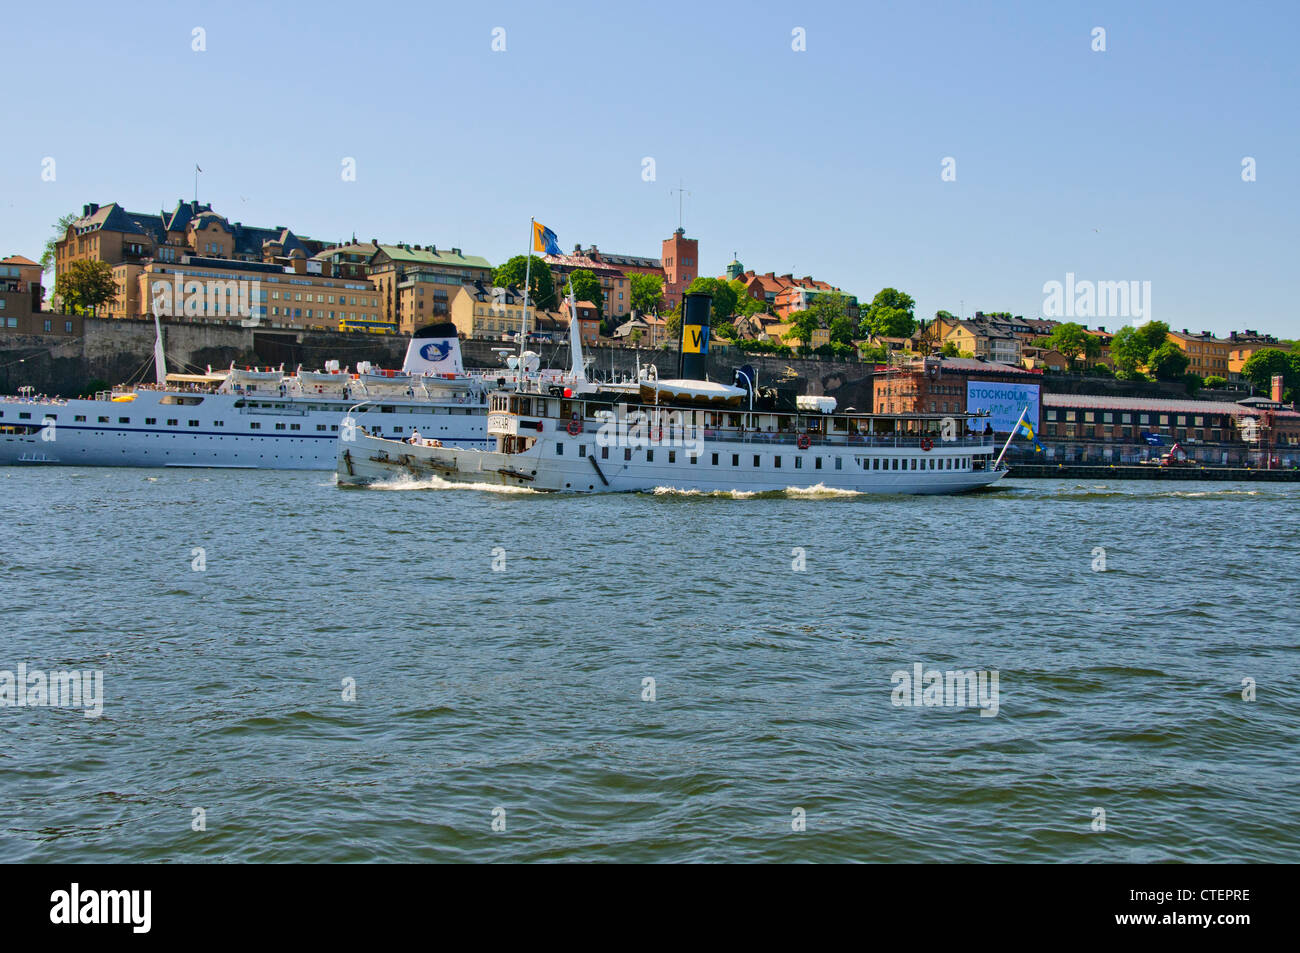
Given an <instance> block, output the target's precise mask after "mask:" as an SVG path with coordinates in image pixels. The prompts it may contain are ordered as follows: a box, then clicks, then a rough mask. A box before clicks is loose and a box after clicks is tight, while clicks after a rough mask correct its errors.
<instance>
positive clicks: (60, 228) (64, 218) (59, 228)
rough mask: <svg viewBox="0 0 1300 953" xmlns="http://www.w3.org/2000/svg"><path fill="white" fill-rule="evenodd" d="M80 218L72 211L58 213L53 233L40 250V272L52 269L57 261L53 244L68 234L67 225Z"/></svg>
mask: <svg viewBox="0 0 1300 953" xmlns="http://www.w3.org/2000/svg"><path fill="white" fill-rule="evenodd" d="M79 218H81V216H80V215H77V214H76V213H74V212H69V213H68V214H67V215H60V216H59V220H58V221H57V222H55V223H54V234H53V235H51V236H50V237H49V238H48V239H46V241H45V250H44V251H43V252H41V274H44V273H45V272H47V271H49V270H50V269H52V268H53V267H54V266H55V264H56V263H57V261H58V258H57V257H56V254H55V247H54V246H55V245H57V244H58V243H59V242H61V241H63V237H64V236H65V235H67V234H68V226H69V225H71V224H72V223H73V222H75V221H76V220H77V219H79Z"/></svg>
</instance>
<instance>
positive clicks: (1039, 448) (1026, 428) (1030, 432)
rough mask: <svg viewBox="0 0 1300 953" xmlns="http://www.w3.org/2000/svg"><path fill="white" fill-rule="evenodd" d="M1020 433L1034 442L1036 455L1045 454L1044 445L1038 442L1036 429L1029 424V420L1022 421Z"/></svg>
mask: <svg viewBox="0 0 1300 953" xmlns="http://www.w3.org/2000/svg"><path fill="white" fill-rule="evenodd" d="M1020 433H1021V434H1023V435H1024V436H1026V437H1028V438H1029V439H1030V440H1032V441H1033V442H1034V452H1035V453H1042V452H1043V445H1042V444H1041V443H1039V442H1038V438H1037V437H1036V436H1034V427H1033V425H1032V424H1030V422H1029V421H1028V420H1022V421H1020Z"/></svg>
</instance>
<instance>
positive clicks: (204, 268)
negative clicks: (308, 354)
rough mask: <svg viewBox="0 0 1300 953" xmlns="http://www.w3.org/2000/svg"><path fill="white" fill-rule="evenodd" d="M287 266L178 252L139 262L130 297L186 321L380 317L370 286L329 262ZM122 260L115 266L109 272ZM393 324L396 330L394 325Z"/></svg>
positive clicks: (321, 325)
mask: <svg viewBox="0 0 1300 953" xmlns="http://www.w3.org/2000/svg"><path fill="white" fill-rule="evenodd" d="M289 262H290V264H288V265H280V264H274V263H270V262H240V261H231V260H228V259H220V258H205V257H201V256H188V255H187V256H185V257H184V258H183V259H182V260H181V261H180V262H177V263H172V262H161V261H151V262H149V263H148V264H146V265H144V266H139V268H138V274H136V276H135V285H136V292H135V297H134V299H133V300H136V301H138V302H139V306H140V307H142V308H143V310H142V311H140V312H139V313H138V314H139V315H140V316H144V315H148V314H152V313H153V312H154V310H155V309H157V311H158V313H159V314H160V315H165V316H170V317H174V318H180V319H181V320H185V319H189V320H192V321H227V322H231V321H245V320H252V319H254V318H256V319H257V321H258V323H259V324H260V325H261V326H263V327H274V328H296V329H303V330H324V331H336V330H339V327H340V325H341V324H343V323H344V322H365V323H367V324H376V323H378V322H379V321H380V311H381V308H380V300H379V295H378V293H377V292H376V291H375V288H374V286H373V285H371V284H370V282H368V281H364V280H360V279H356V278H343V277H334V276H332V274H330V268H329V266H328V265H321V264H320V263H318V262H309V261H308V260H307V259H306V256H305V255H303V254H302V252H300V251H299V252H295V253H294V254H293V255H291V256H290V258H289ZM126 267H127V266H118V267H117V268H115V269H114V275H115V276H116V275H117V274H118V273H119V271H120V270H122V269H124V268H126ZM393 330H396V329H395V328H394V329H393Z"/></svg>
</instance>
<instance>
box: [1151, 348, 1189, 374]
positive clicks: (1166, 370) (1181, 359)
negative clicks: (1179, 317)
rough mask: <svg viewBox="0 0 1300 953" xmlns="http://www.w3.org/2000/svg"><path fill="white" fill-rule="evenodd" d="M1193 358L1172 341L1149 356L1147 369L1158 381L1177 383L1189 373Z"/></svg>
mask: <svg viewBox="0 0 1300 953" xmlns="http://www.w3.org/2000/svg"><path fill="white" fill-rule="evenodd" d="M1190 363H1191V358H1190V357H1188V356H1187V352H1186V351H1184V350H1183V349H1182V348H1180V347H1179V346H1178V345H1177V344H1174V343H1173V342H1172V341H1166V342H1165V343H1164V344H1162V345H1160V346H1159V347H1158V348H1156V349H1155V350H1153V351H1152V352H1151V353H1150V354H1149V355H1148V356H1147V367H1148V369H1149V371H1150V372H1151V374H1153V375H1154V376H1155V379H1156V380H1158V381H1175V380H1179V379H1181V378H1182V377H1183V375H1184V374H1186V373H1187V365H1188V364H1190Z"/></svg>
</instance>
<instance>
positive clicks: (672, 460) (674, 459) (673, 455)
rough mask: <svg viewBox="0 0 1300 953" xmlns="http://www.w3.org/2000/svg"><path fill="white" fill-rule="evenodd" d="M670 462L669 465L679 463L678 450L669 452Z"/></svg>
mask: <svg viewBox="0 0 1300 953" xmlns="http://www.w3.org/2000/svg"><path fill="white" fill-rule="evenodd" d="M668 462H669V463H676V462H677V451H676V450H669V451H668Z"/></svg>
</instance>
